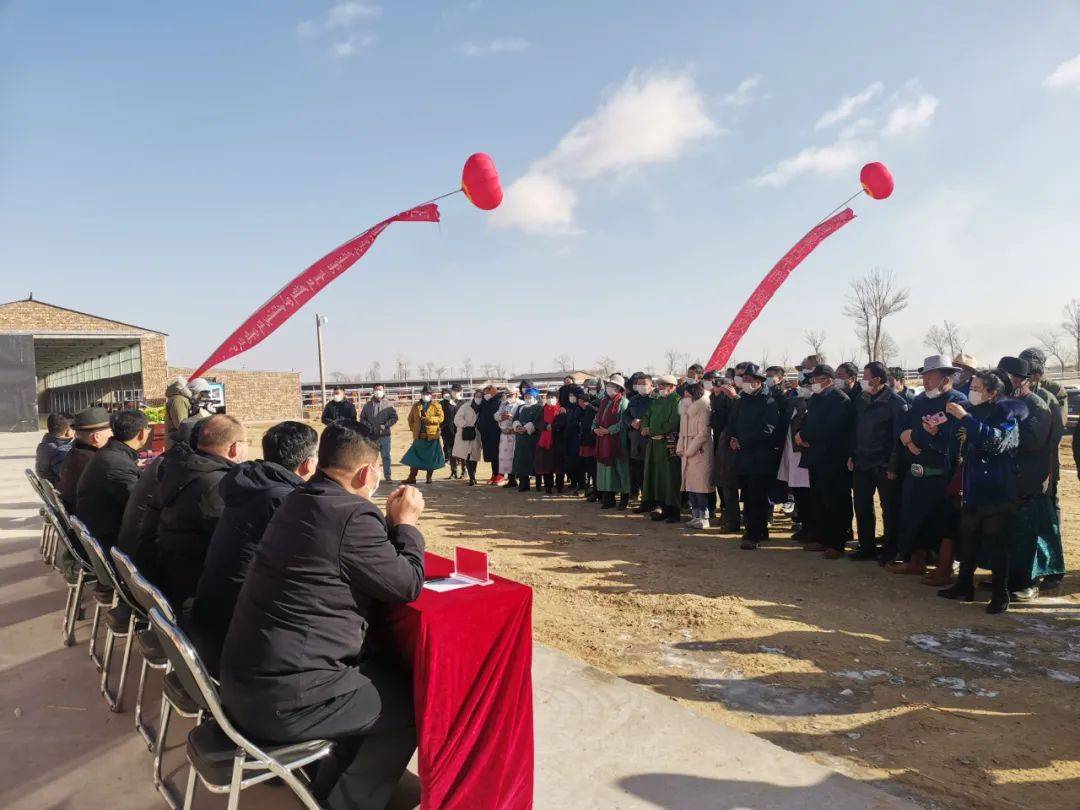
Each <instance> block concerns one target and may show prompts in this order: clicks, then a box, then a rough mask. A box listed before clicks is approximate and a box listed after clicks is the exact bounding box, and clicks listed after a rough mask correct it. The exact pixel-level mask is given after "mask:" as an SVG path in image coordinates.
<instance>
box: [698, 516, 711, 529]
mask: <svg viewBox="0 0 1080 810" xmlns="http://www.w3.org/2000/svg"><path fill="white" fill-rule="evenodd" d="M699 522H700V523H701V525H700V526H698V527H697V528H699V529H707V528H709V519H708V518H702V519H701V520H700V521H699Z"/></svg>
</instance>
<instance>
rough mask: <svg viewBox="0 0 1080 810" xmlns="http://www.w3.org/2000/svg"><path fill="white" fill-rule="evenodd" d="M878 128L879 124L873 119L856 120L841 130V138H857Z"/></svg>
mask: <svg viewBox="0 0 1080 810" xmlns="http://www.w3.org/2000/svg"><path fill="white" fill-rule="evenodd" d="M876 126H877V122H876V121H875V120H874V119H873V118H856V119H855V120H854V121H852V122H851V123H850V124H848V125H847V126H846V127H844V128H843V129H842V130H840V137H841V138H856V137H858V136H860V135H865V134H866V133H868V132H870V130H872V129H874V127H876Z"/></svg>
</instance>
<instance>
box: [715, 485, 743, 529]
mask: <svg viewBox="0 0 1080 810" xmlns="http://www.w3.org/2000/svg"><path fill="white" fill-rule="evenodd" d="M720 498H721V503H723V504H724V529H725V531H729V532H737V531H739V527H740V526H741V525H742V517H741V515H740V513H739V488H738V487H736V486H725V487H720Z"/></svg>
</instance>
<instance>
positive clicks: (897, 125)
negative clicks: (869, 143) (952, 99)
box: [881, 93, 939, 136]
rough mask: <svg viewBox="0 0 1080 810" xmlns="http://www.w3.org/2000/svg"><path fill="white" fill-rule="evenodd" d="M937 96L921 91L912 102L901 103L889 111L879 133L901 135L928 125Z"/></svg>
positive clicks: (935, 109)
mask: <svg viewBox="0 0 1080 810" xmlns="http://www.w3.org/2000/svg"><path fill="white" fill-rule="evenodd" d="M938 104H939V101H938V98H937V96H932V95H930V94H929V93H923V94H922V95H921V96H919V97H918V98H917V99H915V100H914V101H912V102H909V103H906V104H901V105H900V106H898V107H895V108H893V110H892V112H890V113H889V119H888V121H886V123H885V127H884V128H883V129H882V130H881V134H882V135H885V136H893V135H903V134H904V133H907V132H912V131H914V130H916V129H922V128H923V127H928V126H930V121H931V120H932V119H933V117H934V113H935V112H937V108H938Z"/></svg>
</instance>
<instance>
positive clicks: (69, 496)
mask: <svg viewBox="0 0 1080 810" xmlns="http://www.w3.org/2000/svg"><path fill="white" fill-rule="evenodd" d="M111 435H112V427H111V425H110V424H109V412H108V411H107V410H105V409H104V408H101V407H97V406H95V407H93V408H87V409H85V410H82V411H79V412H78V413H77V414H75V442H74V443H73V444H72V445H71V449H70V450H69V451H68V453H67V455H66V456H65V457H64V461H63V463H62V464H61V465H60V483H59V485H58V486H57V488H56V490H57V492H58V493H59V494H60V500H61V501H63V503H64V508H65V509H67V510H68V512H69V513H70V514H72V515H74V514H77V512H76V510H75V507H76V503H77V500H78V496H77V495H76V489H77V487H78V486H79V479H80V478H82V474H83V470H85V469H86V465H87V464H89V463H90V459H92V458H93V457H94V453H96V452H97V451H98V450H100V449H101V448H102V447H104V446H105V442H107V441H108V440H109V437H110V436H111Z"/></svg>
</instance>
